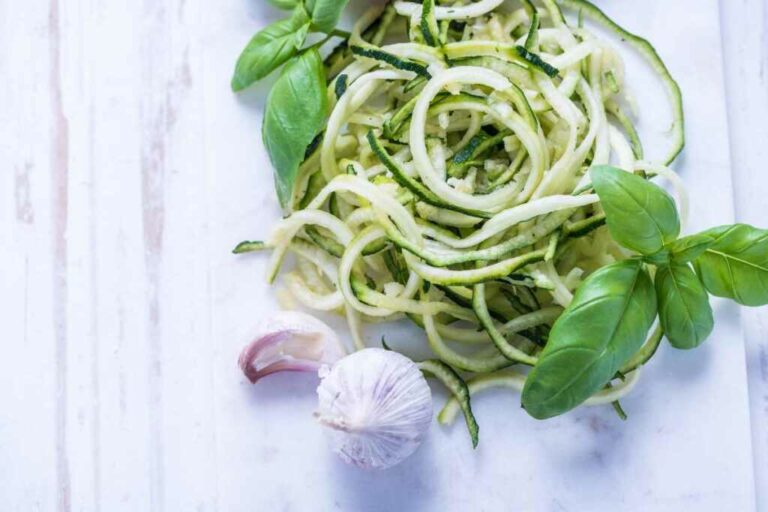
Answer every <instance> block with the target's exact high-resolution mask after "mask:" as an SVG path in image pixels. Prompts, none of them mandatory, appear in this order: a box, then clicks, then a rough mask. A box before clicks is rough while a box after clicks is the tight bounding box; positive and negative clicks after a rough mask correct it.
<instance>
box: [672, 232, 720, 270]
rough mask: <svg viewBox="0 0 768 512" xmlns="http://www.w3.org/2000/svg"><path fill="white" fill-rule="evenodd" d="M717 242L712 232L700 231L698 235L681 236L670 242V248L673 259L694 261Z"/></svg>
mask: <svg viewBox="0 0 768 512" xmlns="http://www.w3.org/2000/svg"><path fill="white" fill-rule="evenodd" d="M713 243H715V238H714V237H713V236H712V235H711V234H707V233H699V234H697V235H691V236H686V237H683V238H679V239H677V240H675V241H674V242H672V243H671V244H669V246H668V249H669V250H670V252H671V253H672V259H673V260H674V261H678V262H680V263H688V262H689V261H693V260H695V259H696V258H698V257H699V256H701V255H702V254H704V251H706V250H707V249H709V248H710V247H711V246H712V244H713Z"/></svg>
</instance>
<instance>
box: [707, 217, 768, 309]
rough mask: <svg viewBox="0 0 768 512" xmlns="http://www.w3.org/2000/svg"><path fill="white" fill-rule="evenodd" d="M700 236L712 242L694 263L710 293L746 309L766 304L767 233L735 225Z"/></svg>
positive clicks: (767, 283) (767, 280) (722, 227)
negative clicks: (708, 238) (746, 307)
mask: <svg viewBox="0 0 768 512" xmlns="http://www.w3.org/2000/svg"><path fill="white" fill-rule="evenodd" d="M701 235H702V236H709V237H711V238H712V240H713V242H712V245H710V246H709V247H708V248H707V249H706V250H705V251H704V253H703V254H701V256H699V257H698V258H696V260H695V261H694V266H695V267H696V272H697V273H698V274H699V277H700V278H701V280H702V282H703V283H704V287H705V288H706V289H707V290H708V291H709V293H711V294H712V295H717V296H718V297H727V298H729V299H733V300H735V301H736V302H738V303H739V304H743V305H745V306H763V305H765V304H768V231H766V230H764V229H757V228H755V227H752V226H748V225H746V224H734V225H732V226H721V227H718V228H713V229H710V230H707V231H705V232H703V233H701Z"/></svg>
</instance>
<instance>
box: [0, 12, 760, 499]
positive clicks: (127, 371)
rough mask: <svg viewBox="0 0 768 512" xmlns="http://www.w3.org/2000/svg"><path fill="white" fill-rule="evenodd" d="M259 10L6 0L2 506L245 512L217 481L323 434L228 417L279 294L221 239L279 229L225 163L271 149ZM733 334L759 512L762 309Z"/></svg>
mask: <svg viewBox="0 0 768 512" xmlns="http://www.w3.org/2000/svg"><path fill="white" fill-rule="evenodd" d="M257 1H261V0H253V1H246V0H243V1H242V2H240V3H239V4H238V8H236V9H232V8H229V9H217V8H216V6H215V4H212V3H210V2H204V1H202V0H141V1H135V0H45V1H28V2H18V1H12V0H0V75H1V76H3V77H4V79H3V80H0V98H3V107H2V108H0V157H2V160H1V161H2V162H3V164H4V172H2V173H0V311H1V312H2V316H1V317H0V318H1V319H2V321H3V323H4V325H5V327H6V329H5V332H6V336H7V337H6V339H5V343H6V346H11V347H13V349H12V350H11V351H10V352H9V353H8V354H6V356H5V357H3V358H0V404H2V408H3V411H4V412H2V413H0V497H1V498H2V500H3V501H2V503H3V505H2V506H0V508H1V509H2V510H9V511H25V512H26V511H30V510H33V511H35V510H39V511H49V510H57V511H99V510H104V511H109V512H112V511H117V512H119V511H136V510H151V511H168V512H175V511H186V510H196V511H214V510H222V511H226V510H234V509H242V508H243V504H244V502H250V501H252V500H253V496H254V494H255V492H256V491H257V490H256V489H255V487H256V482H251V484H252V485H249V486H244V485H243V482H242V481H241V480H240V479H238V478H236V475H232V474H231V473H229V472H227V471H221V470H220V468H222V467H229V466H230V465H231V464H232V463H233V462H232V461H238V462H239V463H243V462H248V463H252V464H254V465H256V466H258V468H257V471H256V473H257V475H259V476H263V477H267V476H269V474H270V465H271V463H272V462H273V461H274V460H275V459H276V458H277V457H280V456H281V454H280V449H279V447H276V448H275V449H274V450H267V451H261V452H257V453H253V452H251V451H249V446H250V444H249V439H250V438H253V437H257V436H273V437H274V438H275V439H281V440H283V441H284V442H294V443H296V442H304V443H308V444H312V443H315V442H317V441H318V440H319V434H318V439H311V440H306V439H302V440H298V441H297V440H294V441H291V439H290V431H285V429H284V428H283V427H282V426H280V425H274V424H269V423H268V422H260V423H256V424H255V425H246V424H245V423H244V422H240V423H237V422H228V421H221V419H222V418H231V417H233V416H235V415H237V414H238V411H237V408H238V407H241V406H242V403H243V401H244V399H243V396H244V395H245V394H246V393H250V394H252V395H255V394H256V393H254V392H253V390H251V389H250V388H246V387H245V386H244V385H243V384H242V382H241V379H240V378H239V375H238V373H237V371H236V366H235V359H236V354H237V350H238V349H239V347H240V346H241V345H242V343H243V342H244V341H245V335H246V334H247V333H246V332H241V331H240V330H239V327H236V326H237V325H240V324H237V323H235V322H233V321H232V315H234V314H247V312H248V311H249V310H256V309H257V308H258V307H259V306H260V302H263V300H264V299H263V297H271V296H272V293H271V292H268V291H267V286H266V285H265V284H263V283H262V279H260V277H261V276H260V275H259V274H258V273H259V272H260V271H261V270H263V269H262V268H261V267H258V266H257V267H258V268H256V272H254V266H253V265H252V264H245V263H243V262H241V261H238V260H235V259H233V258H232V257H231V256H230V255H229V254H228V249H229V248H230V247H231V246H233V245H234V243H236V242H237V241H239V240H236V239H231V238H229V236H230V235H229V234H228V233H231V232H232V230H228V231H227V232H222V231H221V230H220V229H217V227H219V226H223V225H226V226H234V227H235V228H236V230H237V231H239V232H242V233H244V234H248V233H251V232H253V230H254V229H257V230H258V229H259V228H260V227H259V226H252V225H251V222H252V219H254V218H256V217H257V215H256V214H257V212H258V213H259V218H273V219H276V218H278V217H279V214H280V212H279V211H278V210H277V208H276V205H275V201H274V200H273V199H272V196H273V191H272V188H271V184H269V183H268V182H265V180H263V178H262V174H260V172H263V169H259V168H258V166H259V165H260V164H259V162H256V161H254V160H253V159H250V158H249V157H248V156H247V155H248V154H249V153H248V152H245V151H243V152H237V153H228V152H226V151H225V150H222V148H226V147H232V146H238V147H252V148H253V151H252V153H253V154H257V153H259V152H262V150H263V148H262V147H261V141H260V138H259V136H258V133H259V125H260V119H259V118H258V116H244V115H241V112H242V110H243V109H253V110H257V109H259V108H260V107H261V104H262V102H263V97H264V91H266V89H267V87H268V85H264V86H258V87H256V88H255V90H253V91H249V92H247V93H246V94H244V95H242V96H240V97H235V96H234V95H231V94H229V93H228V92H227V91H226V88H227V85H228V83H227V78H228V76H229V74H230V72H231V68H232V64H233V62H234V59H235V57H236V55H235V54H232V53H231V49H232V48H238V47H240V46H242V44H243V43H244V42H245V40H244V39H243V37H244V35H245V34H246V33H248V32H250V31H252V30H253V28H254V27H256V26H261V25H264V24H266V23H268V22H269V21H270V20H269V19H266V18H264V17H263V16H262V12H263V11H262V10H260V9H259V8H258V7H255V4H256V2H257ZM720 5H721V14H722V23H723V27H722V28H723V35H724V45H725V46H724V48H725V55H726V59H725V69H726V72H727V73H726V82H727V86H728V96H729V97H728V100H729V116H730V118H729V122H730V133H731V148H732V160H733V169H734V176H735V194H736V198H737V201H736V204H737V208H738V216H739V218H740V220H743V221H747V222H753V223H755V224H758V225H765V224H766V219H767V218H768V203H767V202H766V201H765V197H766V195H767V194H768V178H767V177H766V176H768V174H766V170H765V162H768V124H767V123H766V122H765V120H766V119H768V0H728V1H725V0H721V4H720ZM278 15H279V14H278V13H274V16H278ZM233 168H239V169H249V170H251V171H252V172H248V173H243V172H239V173H233V174H231V175H230V174H227V170H228V169H233ZM265 209H266V210H267V212H266V214H265V213H264V210H265ZM254 274H255V275H254ZM223 298H226V302H227V303H228V304H239V307H238V309H237V312H235V311H233V310H227V309H224V308H221V307H219V305H220V304H221V303H222V299H223ZM270 300H271V299H270ZM744 325H745V329H746V333H747V344H748V361H747V364H748V367H749V374H750V400H751V410H752V428H753V445H754V449H755V474H756V487H757V489H758V509H759V510H768V313H767V312H766V311H765V309H761V310H752V311H746V312H745V314H744ZM284 386H285V391H284V392H285V393H286V394H288V393H290V392H293V391H296V390H299V389H300V390H302V391H303V392H305V393H309V394H310V395H311V392H312V389H311V388H312V383H311V382H310V381H306V382H304V381H298V382H294V383H287V382H286V383H284ZM257 393H258V392H257ZM248 396H251V395H248ZM257 398H258V400H257V399H255V398H248V399H247V400H248V401H249V403H251V405H253V411H252V414H253V415H254V416H256V415H258V414H259V409H258V407H260V406H261V407H264V405H263V404H264V403H265V402H266V403H267V406H269V407H274V408H275V409H276V410H277V409H280V412H281V414H284V415H285V416H290V415H291V414H294V415H300V414H303V413H298V412H295V411H291V410H290V409H291V407H292V406H291V405H290V404H286V403H284V402H282V403H281V402H280V400H279V398H280V397H275V396H266V395H260V396H258V397H257ZM308 402H311V400H309V401H308ZM303 405H307V404H303ZM11 411H12V412H11ZM319 450H320V451H322V450H324V448H322V449H319ZM244 453H246V454H250V453H253V454H252V455H244ZM251 458H252V460H251ZM293 462H294V463H295V464H301V462H302V461H301V460H298V459H297V460H295V461H293ZM348 479H349V481H350V482H356V481H358V480H362V479H364V477H363V476H359V475H352V476H349V478H348ZM318 481H319V480H318ZM411 483H412V482H411V481H406V480H404V481H403V482H402V485H410V484H411ZM276 485H282V483H281V482H278V483H277V484H276ZM306 485H307V486H313V485H316V482H312V481H310V482H306ZM379 492H381V494H382V496H384V494H385V493H384V492H383V491H381V490H379ZM360 502H361V503H364V502H365V499H364V498H363V497H362V496H361V497H360Z"/></svg>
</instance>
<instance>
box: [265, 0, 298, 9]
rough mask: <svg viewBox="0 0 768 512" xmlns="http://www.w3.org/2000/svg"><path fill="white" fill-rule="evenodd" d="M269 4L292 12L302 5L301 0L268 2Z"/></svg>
mask: <svg viewBox="0 0 768 512" xmlns="http://www.w3.org/2000/svg"><path fill="white" fill-rule="evenodd" d="M267 1H268V2H269V3H271V4H272V5H274V6H275V7H277V8H278V9H285V10H286V11H290V10H291V9H293V8H294V7H296V6H297V5H299V4H300V2H299V0H267Z"/></svg>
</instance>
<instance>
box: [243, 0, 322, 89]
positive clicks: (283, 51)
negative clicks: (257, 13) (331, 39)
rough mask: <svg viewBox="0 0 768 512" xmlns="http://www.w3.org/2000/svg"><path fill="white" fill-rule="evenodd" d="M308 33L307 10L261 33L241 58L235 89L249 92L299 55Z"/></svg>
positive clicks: (297, 10) (270, 26) (278, 22)
mask: <svg viewBox="0 0 768 512" xmlns="http://www.w3.org/2000/svg"><path fill="white" fill-rule="evenodd" d="M308 32H309V18H308V17H307V13H306V12H304V8H303V7H299V8H298V9H296V10H295V11H293V15H292V16H291V17H290V18H288V19H284V20H280V21H276V22H275V23H272V24H271V25H269V26H267V27H266V28H264V29H263V30H261V31H259V32H258V33H257V34H256V35H255V36H253V39H251V40H250V42H249V43H248V45H247V46H246V47H245V49H244V50H243V52H242V53H241V54H240V57H239V58H238V59H237V64H236V65H235V74H234V75H233V76H232V90H233V91H240V90H242V89H245V88H246V87H248V86H249V85H251V84H253V83H254V82H257V81H259V80H261V79H262V78H264V77H265V76H267V75H268V74H270V73H271V72H272V71H274V70H275V69H277V68H278V67H280V65H282V64H283V63H284V62H285V61H287V60H288V59H290V58H291V57H293V56H294V55H296V54H297V53H298V51H299V49H300V48H301V45H302V44H304V40H305V39H306V38H307V33H308Z"/></svg>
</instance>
